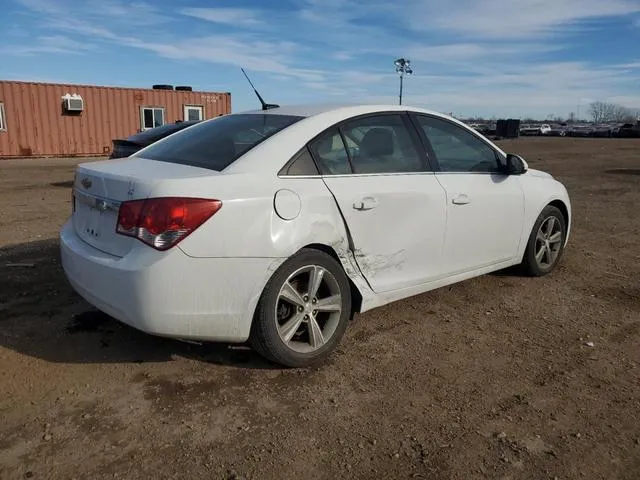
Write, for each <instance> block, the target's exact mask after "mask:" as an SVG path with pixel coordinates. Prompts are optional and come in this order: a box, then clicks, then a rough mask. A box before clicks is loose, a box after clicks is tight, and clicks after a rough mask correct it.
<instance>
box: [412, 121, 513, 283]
mask: <svg viewBox="0 0 640 480" xmlns="http://www.w3.org/2000/svg"><path fill="white" fill-rule="evenodd" d="M416 119H417V122H418V124H419V125H420V127H421V129H422V131H423V132H424V134H425V136H426V139H427V140H428V142H427V143H428V144H430V147H431V149H432V152H433V155H432V156H434V157H435V159H436V160H437V163H438V167H439V171H438V172H436V178H437V179H438V181H439V182H440V184H441V185H442V186H443V188H444V189H445V191H446V194H447V200H446V205H447V206H446V210H447V230H446V234H445V240H444V250H443V256H442V265H443V274H445V275H447V276H451V275H456V274H459V273H464V272H468V271H472V270H476V269H479V268H484V267H489V266H492V265H498V264H500V263H503V262H507V261H510V260H513V259H514V258H515V256H516V253H517V251H518V245H519V242H520V236H521V233H522V226H523V218H524V193H523V190H522V187H521V184H520V179H519V178H518V176H513V175H506V174H505V173H504V168H503V165H502V162H503V161H504V160H502V159H501V154H500V153H499V152H497V151H496V150H494V148H493V147H492V146H491V145H490V144H489V143H488V142H486V141H484V140H482V139H481V138H480V137H478V136H477V135H475V134H474V133H472V132H470V131H467V130H466V129H465V128H463V127H461V126H459V125H457V124H455V123H453V122H449V121H447V120H444V119H440V118H435V117H430V116H426V115H425V116H422V115H420V116H417V117H416Z"/></svg>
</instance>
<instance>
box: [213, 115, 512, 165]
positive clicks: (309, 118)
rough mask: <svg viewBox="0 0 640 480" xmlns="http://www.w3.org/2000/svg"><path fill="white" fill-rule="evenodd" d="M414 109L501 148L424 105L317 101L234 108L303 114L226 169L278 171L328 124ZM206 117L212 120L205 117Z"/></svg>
mask: <svg viewBox="0 0 640 480" xmlns="http://www.w3.org/2000/svg"><path fill="white" fill-rule="evenodd" d="M407 111H410V112H416V113H424V114H427V115H433V116H435V117H438V118H442V119H448V120H450V121H451V122H453V123H455V124H458V125H460V126H461V127H462V128H463V129H466V130H467V131H470V132H471V134H472V135H476V136H478V138H480V139H481V140H482V141H484V142H486V143H488V144H489V145H491V146H492V147H493V148H495V149H496V150H497V151H498V152H500V153H502V154H504V152H503V151H502V150H501V149H500V147H498V146H497V145H495V144H494V143H493V142H491V141H490V140H489V139H487V138H485V137H483V136H482V135H480V134H479V133H477V132H474V131H473V129H470V128H469V127H468V126H466V125H465V124H464V123H462V122H460V121H459V120H457V119H455V118H453V117H450V116H448V115H444V114H442V113H438V112H435V111H432V110H427V109H424V108H418V107H411V106H408V105H344V104H341V105H335V104H317V105H291V106H283V107H278V108H273V109H269V110H249V111H245V112H238V113H234V114H232V115H242V114H264V115H292V116H298V117H304V118H302V119H301V120H300V121H298V122H295V123H293V124H292V125H290V126H288V127H287V128H285V129H283V130H282V131H280V132H278V133H276V134H275V135H273V136H272V137H269V138H268V139H267V140H266V141H265V142H262V143H260V144H259V145H257V146H255V147H254V148H252V149H250V150H249V151H248V152H246V153H245V154H244V155H242V157H241V158H239V159H238V160H237V161H235V162H234V163H232V164H231V165H229V166H228V167H227V168H226V169H225V172H226V173H230V174H234V173H254V174H256V173H259V172H260V174H264V173H269V172H271V173H272V172H274V171H276V172H277V171H279V170H280V169H281V168H282V165H283V164H284V163H283V162H285V161H287V160H289V159H290V158H292V157H293V155H294V154H296V152H298V151H299V150H300V148H301V147H302V146H304V145H306V144H307V142H309V141H310V140H312V139H313V138H314V137H315V136H316V135H318V134H320V133H321V132H323V131H324V130H326V129H328V128H331V127H332V126H334V125H336V124H338V123H340V122H342V121H345V120H348V119H351V118H353V117H357V116H360V115H368V114H375V113H379V112H407ZM207 121H215V119H213V120H207Z"/></svg>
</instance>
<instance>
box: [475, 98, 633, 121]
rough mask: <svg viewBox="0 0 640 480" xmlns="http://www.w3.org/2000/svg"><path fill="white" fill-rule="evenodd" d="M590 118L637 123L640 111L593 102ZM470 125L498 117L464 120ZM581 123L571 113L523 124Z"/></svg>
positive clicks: (478, 117)
mask: <svg viewBox="0 0 640 480" xmlns="http://www.w3.org/2000/svg"><path fill="white" fill-rule="evenodd" d="M588 113H589V116H590V117H591V119H592V121H593V122H594V123H636V121H637V120H639V119H640V109H638V108H627V107H623V106H622V105H618V104H616V103H607V102H593V103H591V104H590V105H589V109H588ZM463 120H464V121H465V122H468V123H489V122H491V123H495V122H496V117H495V116H494V117H491V118H485V117H481V116H476V117H469V118H465V119H463ZM578 121H580V119H578V118H577V115H576V114H575V112H571V113H570V114H569V116H568V117H567V118H566V119H565V118H563V117H560V116H557V115H553V114H550V115H548V116H547V118H546V120H536V119H533V118H529V117H527V118H523V119H522V123H524V124H527V123H533V124H536V123H545V122H546V123H575V122H578Z"/></svg>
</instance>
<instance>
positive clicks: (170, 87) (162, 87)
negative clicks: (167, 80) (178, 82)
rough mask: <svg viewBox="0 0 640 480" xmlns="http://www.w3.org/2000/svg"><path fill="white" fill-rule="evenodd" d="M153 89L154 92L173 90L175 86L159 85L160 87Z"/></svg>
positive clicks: (155, 86) (156, 86) (154, 86)
mask: <svg viewBox="0 0 640 480" xmlns="http://www.w3.org/2000/svg"><path fill="white" fill-rule="evenodd" d="M151 88H152V89H153V90H173V85H162V84H158V85H153V86H152V87H151Z"/></svg>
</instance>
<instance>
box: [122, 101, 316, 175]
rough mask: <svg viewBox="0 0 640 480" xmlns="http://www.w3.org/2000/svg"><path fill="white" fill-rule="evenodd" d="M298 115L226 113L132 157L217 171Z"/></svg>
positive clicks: (298, 118)
mask: <svg viewBox="0 0 640 480" xmlns="http://www.w3.org/2000/svg"><path fill="white" fill-rule="evenodd" d="M302 118H304V117H298V116H291V115H277V114H251V113H249V114H235V115H226V116H222V117H219V118H216V119H214V120H210V121H207V122H203V123H200V124H199V125H196V126H194V127H192V128H188V129H186V130H182V131H181V132H179V133H176V134H175V135H172V136H171V137H168V138H166V139H164V140H162V141H161V142H158V143H154V144H153V145H151V146H149V147H147V148H145V149H144V150H141V151H140V152H138V153H137V154H135V155H134V156H136V157H142V158H148V159H150V160H159V161H161V162H170V163H178V164H180V165H190V166H193V167H201V168H209V169H211V170H216V171H221V170H224V169H225V168H226V167H228V166H229V165H231V164H232V163H233V162H234V161H235V160H236V159H238V158H240V157H241V156H242V155H244V154H245V153H247V152H248V151H249V150H251V149H252V148H253V147H255V146H256V145H258V144H259V143H261V142H263V141H264V140H265V139H267V138H269V137H270V136H271V135H274V134H275V133H277V132H279V131H280V130H283V129H285V128H286V127H288V126H290V125H292V124H294V123H296V122H297V121H299V120H301V119H302Z"/></svg>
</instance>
